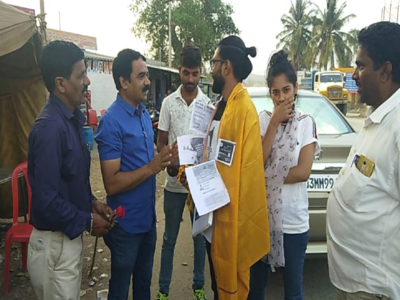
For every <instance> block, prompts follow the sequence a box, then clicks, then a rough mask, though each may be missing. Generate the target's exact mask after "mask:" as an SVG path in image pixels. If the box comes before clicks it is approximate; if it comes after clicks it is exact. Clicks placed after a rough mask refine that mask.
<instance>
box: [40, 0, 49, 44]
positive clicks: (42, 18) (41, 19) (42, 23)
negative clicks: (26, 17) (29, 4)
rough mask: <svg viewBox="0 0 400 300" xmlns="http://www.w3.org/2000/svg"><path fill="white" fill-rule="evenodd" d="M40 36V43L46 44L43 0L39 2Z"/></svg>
mask: <svg viewBox="0 0 400 300" xmlns="http://www.w3.org/2000/svg"><path fill="white" fill-rule="evenodd" d="M39 20H40V34H41V35H42V43H43V45H46V44H47V35H46V14H45V12H44V0H40V17H39Z"/></svg>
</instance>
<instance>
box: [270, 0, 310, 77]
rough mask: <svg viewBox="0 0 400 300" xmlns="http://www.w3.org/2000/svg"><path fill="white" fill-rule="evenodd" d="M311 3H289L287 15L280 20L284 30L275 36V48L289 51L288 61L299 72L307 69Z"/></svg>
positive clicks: (301, 0) (307, 0) (305, 0)
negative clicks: (306, 57) (289, 60)
mask: <svg viewBox="0 0 400 300" xmlns="http://www.w3.org/2000/svg"><path fill="white" fill-rule="evenodd" d="M310 7H311V2H310V1H309V0H296V3H295V4H293V2H291V7H290V10H289V14H288V15H283V16H282V18H281V21H282V24H283V27H284V30H283V31H282V32H281V33H279V34H278V35H277V37H276V38H277V39H279V43H278V45H277V48H282V47H284V48H286V49H288V50H289V55H290V59H291V61H292V63H293V65H294V67H295V68H296V70H300V69H303V68H307V67H308V66H307V64H306V61H305V56H306V50H307V43H308V42H309V41H310V39H311V29H312V21H313V19H312V14H313V10H310V9H309V8H310Z"/></svg>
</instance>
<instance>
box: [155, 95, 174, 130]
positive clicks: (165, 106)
mask: <svg viewBox="0 0 400 300" xmlns="http://www.w3.org/2000/svg"><path fill="white" fill-rule="evenodd" d="M170 119H171V118H170V111H169V101H168V99H164V101H163V103H162V105H161V110H160V118H159V122H158V129H159V130H162V131H166V132H169V129H170V127H169V126H170Z"/></svg>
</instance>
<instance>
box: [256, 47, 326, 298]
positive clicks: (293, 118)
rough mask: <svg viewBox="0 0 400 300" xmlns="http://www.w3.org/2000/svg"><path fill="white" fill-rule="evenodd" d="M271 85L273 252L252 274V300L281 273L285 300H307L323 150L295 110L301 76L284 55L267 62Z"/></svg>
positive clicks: (267, 161)
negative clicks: (314, 172) (313, 195)
mask: <svg viewBox="0 0 400 300" xmlns="http://www.w3.org/2000/svg"><path fill="white" fill-rule="evenodd" d="M267 84H268V87H269V91H270V96H271V99H272V101H273V104H274V110H273V112H267V111H263V112H261V114H260V116H259V118H260V126H261V135H262V137H261V138H262V143H263V156H264V165H265V182H266V186H267V203H268V210H269V224H270V233H271V250H270V252H269V253H268V254H267V255H266V256H265V257H264V258H263V259H262V260H260V261H259V262H257V263H256V264H255V265H254V266H253V267H252V269H251V278H250V293H249V297H248V300H264V299H265V295H266V290H267V284H268V279H269V275H270V271H271V270H272V271H275V270H276V269H278V268H279V269H281V270H282V275H283V282H284V290H285V291H284V292H285V300H303V289H302V283H303V266H304V258H305V252H306V249H307V243H308V231H309V221H308V220H309V214H308V197H307V185H306V182H307V180H308V178H309V177H310V173H311V168H312V164H313V160H314V156H315V154H316V153H317V152H319V144H318V138H317V132H316V126H315V122H314V119H313V118H312V117H311V116H309V115H302V114H301V113H300V112H299V111H298V110H296V109H295V107H296V102H297V101H301V99H297V90H298V83H297V76H296V72H295V70H294V68H293V65H292V64H291V62H290V61H289V60H288V55H287V53H286V52H285V51H283V50H281V51H279V52H277V53H275V54H274V55H273V56H272V57H271V60H270V62H269V66H268V76H267Z"/></svg>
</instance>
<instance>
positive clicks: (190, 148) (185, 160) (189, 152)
mask: <svg viewBox="0 0 400 300" xmlns="http://www.w3.org/2000/svg"><path fill="white" fill-rule="evenodd" d="M177 141H178V152H179V164H180V165H194V164H199V163H201V162H202V161H203V155H204V143H205V141H206V136H205V135H183V136H178V138H177Z"/></svg>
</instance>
